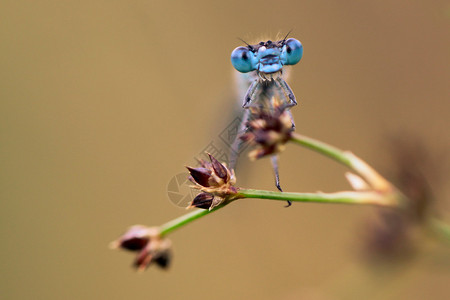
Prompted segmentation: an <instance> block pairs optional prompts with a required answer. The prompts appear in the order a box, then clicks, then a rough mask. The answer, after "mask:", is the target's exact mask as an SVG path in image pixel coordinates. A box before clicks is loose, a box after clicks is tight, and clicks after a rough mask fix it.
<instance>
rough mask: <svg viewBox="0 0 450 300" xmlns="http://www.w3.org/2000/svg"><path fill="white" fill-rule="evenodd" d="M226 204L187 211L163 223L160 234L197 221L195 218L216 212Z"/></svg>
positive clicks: (165, 233)
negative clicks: (209, 208) (208, 208)
mask: <svg viewBox="0 0 450 300" xmlns="http://www.w3.org/2000/svg"><path fill="white" fill-rule="evenodd" d="M226 204H228V203H226ZM226 204H222V205H219V206H217V207H215V208H214V209H211V210H207V209H196V210H194V211H192V212H190V213H187V214H185V215H182V216H180V217H178V218H176V219H173V220H171V221H169V222H167V223H165V224H163V225H161V226H160V227H159V229H160V235H161V236H164V235H167V234H169V233H170V232H172V231H174V230H175V229H178V228H180V227H182V226H184V225H186V224H189V223H191V222H192V221H195V220H197V219H199V218H201V217H204V216H206V215H208V214H210V213H212V212H214V211H216V210H218V209H220V208H222V207H224V206H225V205H226Z"/></svg>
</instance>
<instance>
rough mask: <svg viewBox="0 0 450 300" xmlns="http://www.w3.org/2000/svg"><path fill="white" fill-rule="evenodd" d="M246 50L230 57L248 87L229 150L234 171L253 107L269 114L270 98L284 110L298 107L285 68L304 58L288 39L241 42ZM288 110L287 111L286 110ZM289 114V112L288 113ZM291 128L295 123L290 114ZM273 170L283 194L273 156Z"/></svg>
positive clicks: (301, 51)
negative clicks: (282, 104) (235, 133)
mask: <svg viewBox="0 0 450 300" xmlns="http://www.w3.org/2000/svg"><path fill="white" fill-rule="evenodd" d="M243 42H244V43H245V44H246V46H245V47H244V46H241V47H237V48H236V49H234V50H233V52H232V53H231V63H232V65H233V67H234V68H235V69H236V70H237V71H239V72H240V73H242V75H243V77H244V79H245V80H246V81H247V83H248V88H247V92H246V94H245V97H244V99H243V105H242V107H243V108H244V109H245V111H244V114H243V117H242V122H241V125H240V128H239V130H238V134H237V138H236V140H235V142H234V143H233V146H232V153H231V155H230V157H231V159H230V167H231V168H233V169H234V168H235V166H236V162H237V157H238V153H239V151H240V147H241V145H242V142H241V140H240V139H239V137H240V136H242V134H243V133H245V131H246V130H247V126H246V124H247V122H248V120H249V119H251V118H252V115H251V114H252V112H251V111H252V110H250V109H248V108H250V107H253V106H257V107H258V108H263V109H267V110H269V111H270V109H271V107H270V106H271V103H272V101H271V100H272V98H273V97H275V98H277V99H278V101H281V102H284V104H285V106H286V107H292V106H295V105H297V100H296V99H295V96H294V93H293V92H292V90H291V88H290V87H289V85H288V84H287V82H286V81H285V77H286V76H285V74H284V73H286V72H285V69H284V68H283V67H284V66H287V65H295V64H297V63H298V62H299V61H300V59H301V58H302V55H303V46H302V44H301V43H300V41H298V40H296V39H293V38H289V39H287V35H286V37H285V38H284V39H282V40H279V41H276V42H272V41H270V40H268V41H267V42H260V43H258V44H256V45H250V44H248V43H246V42H245V41H243ZM287 109H288V110H289V108H287ZM289 113H290V111H289ZM290 116H291V120H292V126H293V127H295V125H294V120H293V118H292V114H291V113H290ZM271 161H272V166H273V169H274V172H275V184H276V186H277V188H278V189H279V190H280V191H282V189H281V186H280V179H279V172H278V156H277V155H272V157H271Z"/></svg>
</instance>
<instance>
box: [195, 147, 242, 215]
mask: <svg viewBox="0 0 450 300" xmlns="http://www.w3.org/2000/svg"><path fill="white" fill-rule="evenodd" d="M208 156H209V159H210V162H207V161H203V160H201V161H200V164H201V167H199V168H191V167H187V169H188V170H189V173H190V174H191V177H190V180H191V181H192V182H193V183H194V184H195V186H193V188H196V189H199V190H201V191H202V192H203V193H201V194H199V195H197V197H195V199H194V200H193V201H192V202H191V204H190V205H189V206H188V208H190V207H198V208H204V209H213V208H214V207H216V206H218V205H220V204H222V203H223V202H224V201H226V200H232V199H234V196H235V195H236V193H237V189H236V188H235V187H234V186H233V185H234V184H235V183H236V178H235V176H234V172H233V170H229V169H228V168H227V167H226V166H225V164H222V163H220V162H219V161H218V160H217V159H215V158H214V157H213V156H212V155H211V154H209V153H208Z"/></svg>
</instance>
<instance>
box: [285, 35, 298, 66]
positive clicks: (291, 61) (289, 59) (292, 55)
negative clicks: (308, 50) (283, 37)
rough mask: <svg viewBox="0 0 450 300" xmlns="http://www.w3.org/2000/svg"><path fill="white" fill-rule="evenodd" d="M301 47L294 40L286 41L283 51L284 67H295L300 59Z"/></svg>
mask: <svg viewBox="0 0 450 300" xmlns="http://www.w3.org/2000/svg"><path fill="white" fill-rule="evenodd" d="M302 56H303V46H302V43H300V41H297V40H296V39H288V40H287V41H286V44H285V47H284V49H283V54H282V57H283V61H284V64H285V65H295V64H296V63H298V62H299V61H300V59H302Z"/></svg>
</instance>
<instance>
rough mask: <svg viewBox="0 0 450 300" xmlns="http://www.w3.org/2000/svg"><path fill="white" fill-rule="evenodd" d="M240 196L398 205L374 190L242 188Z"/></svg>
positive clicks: (294, 200) (296, 200)
mask: <svg viewBox="0 0 450 300" xmlns="http://www.w3.org/2000/svg"><path fill="white" fill-rule="evenodd" d="M239 197H240V198H258V199H269V200H283V201H286V200H288V201H292V202H318V203H340V204H366V205H381V206H396V205H397V203H396V201H395V199H391V198H389V197H386V196H385V195H383V194H380V193H377V192H374V191H364V192H355V191H345V192H337V193H287V192H273V191H263V190H252V189H240V190H239Z"/></svg>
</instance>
